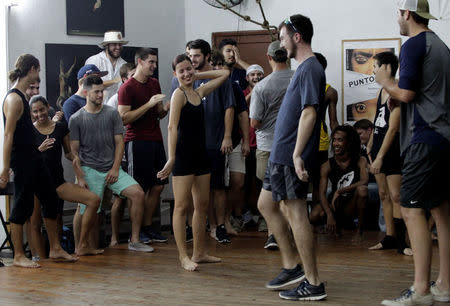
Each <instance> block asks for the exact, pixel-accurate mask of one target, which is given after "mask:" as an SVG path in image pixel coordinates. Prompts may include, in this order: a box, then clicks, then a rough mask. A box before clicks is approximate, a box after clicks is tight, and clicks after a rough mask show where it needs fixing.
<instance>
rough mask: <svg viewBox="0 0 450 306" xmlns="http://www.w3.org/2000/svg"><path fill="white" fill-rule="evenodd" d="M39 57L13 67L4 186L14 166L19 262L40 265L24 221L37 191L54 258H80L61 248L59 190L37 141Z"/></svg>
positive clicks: (15, 241)
mask: <svg viewBox="0 0 450 306" xmlns="http://www.w3.org/2000/svg"><path fill="white" fill-rule="evenodd" d="M39 71H40V65H39V60H38V59H37V58H35V57H34V56H33V55H31V54H24V55H21V56H19V58H18V59H17V61H16V64H15V69H14V70H12V71H10V73H9V80H10V81H11V83H14V82H16V81H17V83H16V84H15V85H14V86H13V88H12V89H11V90H9V91H8V93H7V94H6V98H5V100H4V102H3V122H4V124H5V131H4V133H5V134H4V143H3V170H2V172H1V174H0V188H5V186H6V184H7V183H8V180H9V171H10V167H11V169H12V170H13V171H14V206H13V207H12V210H11V215H10V217H9V221H10V222H11V238H12V241H13V245H14V251H15V252H14V262H13V264H14V265H15V266H19V267H25V268H39V267H40V265H39V264H37V263H35V262H32V261H31V260H29V259H28V258H26V257H25V253H24V250H23V224H24V223H25V221H26V220H27V219H28V218H30V217H31V215H32V214H33V205H34V203H33V195H34V194H36V196H37V197H38V199H39V200H40V201H41V203H42V206H43V210H42V214H43V216H44V222H45V226H46V228H47V233H48V237H49V242H50V258H52V259H63V260H68V261H76V260H77V259H78V258H77V257H75V256H72V255H69V254H67V252H66V251H64V250H63V249H62V248H61V245H60V243H59V240H58V233H57V229H56V214H57V211H56V209H55V207H56V203H55V199H56V192H55V189H56V188H55V186H54V183H53V180H52V177H51V175H50V172H49V170H48V168H47V167H46V166H45V165H44V163H43V162H42V159H41V158H42V157H41V154H40V153H39V151H38V150H37V148H36V146H35V145H34V142H35V139H34V128H33V123H32V122H31V116H30V107H29V106H28V101H27V99H26V98H25V94H24V93H25V91H26V90H27V88H28V87H29V86H30V85H31V84H33V83H35V82H36V81H37V80H38V78H39Z"/></svg>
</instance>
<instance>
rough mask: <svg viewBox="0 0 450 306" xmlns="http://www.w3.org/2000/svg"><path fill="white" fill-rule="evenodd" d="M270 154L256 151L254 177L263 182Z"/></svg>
mask: <svg viewBox="0 0 450 306" xmlns="http://www.w3.org/2000/svg"><path fill="white" fill-rule="evenodd" d="M269 156H270V152H267V151H261V150H258V149H256V177H257V178H258V179H259V180H261V181H263V180H264V175H265V173H266V168H267V162H268V161H269Z"/></svg>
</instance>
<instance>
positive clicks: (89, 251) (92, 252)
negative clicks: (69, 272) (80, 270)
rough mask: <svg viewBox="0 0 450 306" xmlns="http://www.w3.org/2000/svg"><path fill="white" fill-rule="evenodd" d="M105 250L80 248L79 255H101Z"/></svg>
mask: <svg viewBox="0 0 450 306" xmlns="http://www.w3.org/2000/svg"><path fill="white" fill-rule="evenodd" d="M103 252H105V250H102V249H90V248H78V250H77V255H78V256H87V255H100V254H103Z"/></svg>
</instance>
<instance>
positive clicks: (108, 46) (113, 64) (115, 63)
mask: <svg viewBox="0 0 450 306" xmlns="http://www.w3.org/2000/svg"><path fill="white" fill-rule="evenodd" d="M126 44H128V41H127V40H124V39H123V36H122V33H121V32H118V31H107V32H105V35H104V38H103V42H102V43H101V44H99V47H100V48H102V49H104V50H103V51H102V52H100V53H98V54H95V55H93V56H91V57H89V58H88V59H87V60H86V63H85V64H86V65H87V64H94V65H95V66H97V67H98V68H99V69H100V70H101V71H108V74H107V75H106V76H104V77H102V80H103V81H104V82H105V81H108V80H110V81H114V82H115V83H114V84H112V85H111V86H109V87H107V88H105V97H104V99H105V101H108V100H109V98H111V97H112V96H113V95H114V94H116V93H117V92H118V90H119V87H120V67H122V65H123V64H126V63H127V62H126V61H125V60H124V59H123V58H121V57H120V54H121V52H122V48H123V45H126ZM116 81H117V82H116Z"/></svg>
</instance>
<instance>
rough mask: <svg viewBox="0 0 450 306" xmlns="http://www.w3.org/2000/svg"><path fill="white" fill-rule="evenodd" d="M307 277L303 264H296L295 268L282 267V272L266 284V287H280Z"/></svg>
mask: <svg viewBox="0 0 450 306" xmlns="http://www.w3.org/2000/svg"><path fill="white" fill-rule="evenodd" d="M304 279H305V272H304V271H303V269H302V266H301V265H297V266H295V268H293V269H284V268H283V269H281V272H280V274H278V275H277V277H275V278H274V279H273V280H271V281H270V282H268V283H267V284H266V288H269V289H280V288H283V287H285V286H288V285H292V284H295V283H298V282H301V281H302V280H304Z"/></svg>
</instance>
